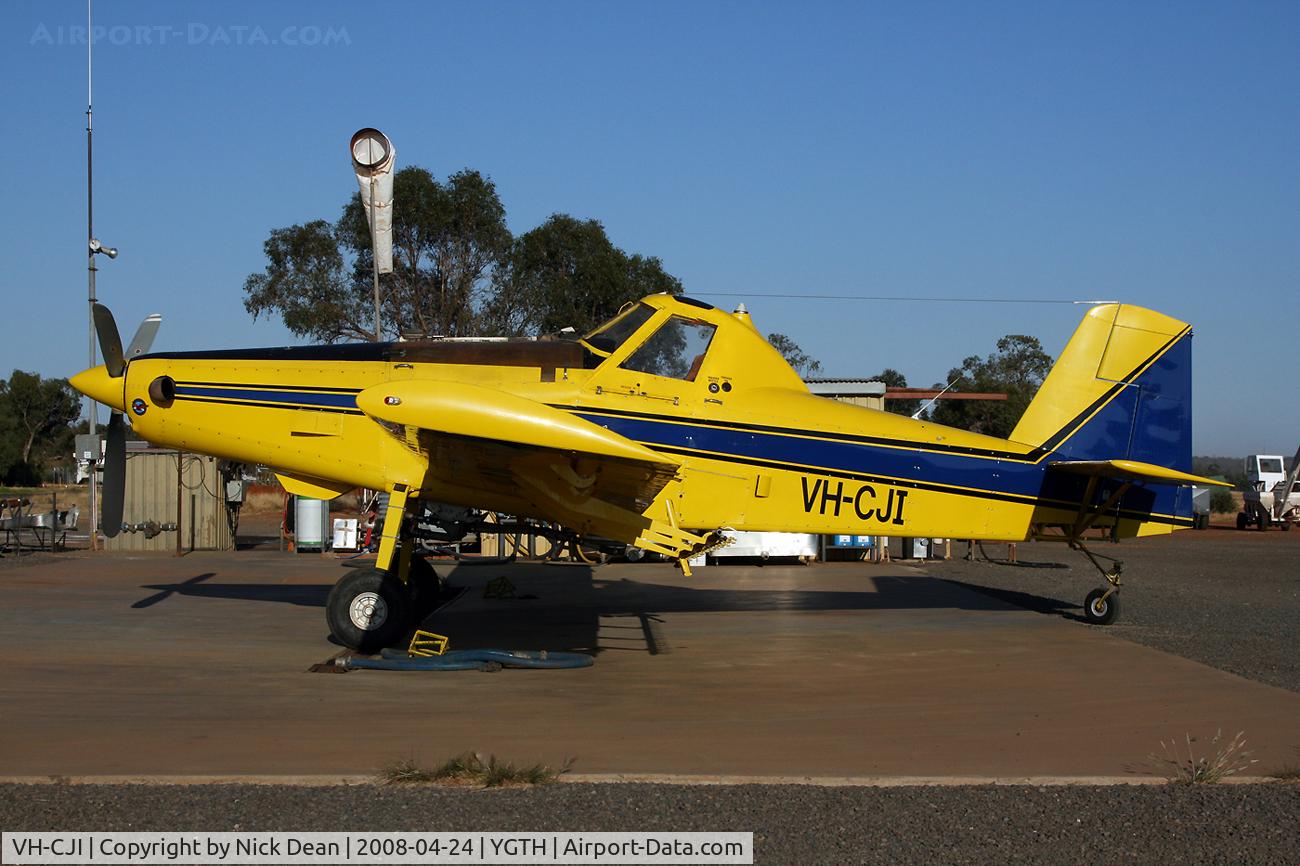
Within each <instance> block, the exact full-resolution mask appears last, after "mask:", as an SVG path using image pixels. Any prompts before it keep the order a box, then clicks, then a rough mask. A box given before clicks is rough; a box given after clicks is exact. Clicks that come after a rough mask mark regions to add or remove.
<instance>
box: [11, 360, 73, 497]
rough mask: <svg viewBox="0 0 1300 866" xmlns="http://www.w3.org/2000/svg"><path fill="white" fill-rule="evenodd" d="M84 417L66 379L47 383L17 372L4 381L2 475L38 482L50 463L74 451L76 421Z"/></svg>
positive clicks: (33, 376) (19, 371) (33, 375)
mask: <svg viewBox="0 0 1300 866" xmlns="http://www.w3.org/2000/svg"><path fill="white" fill-rule="evenodd" d="M79 412H80V404H79V402H78V396H77V392H76V391H74V390H73V388H72V386H71V385H69V384H68V381H67V380H66V379H42V378H41V377H40V376H39V375H37V374H35V373H26V372H23V371H22V370H14V372H13V375H11V376H10V377H9V379H8V381H2V380H0V476H3V477H4V479H5V481H6V482H7V483H34V482H36V481H39V480H40V477H41V475H42V471H43V469H44V467H45V466H46V464H47V463H48V462H50V461H51V460H53V459H57V458H59V457H60V456H62V455H63V454H65V453H70V452H71V450H72V441H71V439H72V435H73V434H72V427H71V426H70V425H71V424H72V422H74V421H75V420H76V419H77V415H78V414H79Z"/></svg>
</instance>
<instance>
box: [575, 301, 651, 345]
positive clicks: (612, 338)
mask: <svg viewBox="0 0 1300 866" xmlns="http://www.w3.org/2000/svg"><path fill="white" fill-rule="evenodd" d="M656 312H657V310H655V308H654V307H652V306H650V305H649V304H637V305H636V306H635V307H632V308H631V309H629V310H625V311H624V312H622V313H620V314H619V315H617V316H615V317H614V318H612V319H610V320H609V321H608V322H606V323H605V324H603V325H601V326H600V327H599V328H597V329H596V330H594V331H592V332H591V333H590V334H588V335H587V336H585V337H583V338H582V342H584V343H586V344H587V346H588V348H590V349H591V350H592V351H594V352H596V353H597V354H599V355H602V356H604V357H608V356H610V355H612V354H614V353H615V352H617V351H618V347H619V346H621V345H623V343H625V342H626V341H627V338H628V337H630V336H632V335H633V334H635V333H636V332H637V331H639V330H640V329H641V326H642V325H644V324H645V323H646V322H648V321H650V317H651V316H653V315H654V314H655V313H656Z"/></svg>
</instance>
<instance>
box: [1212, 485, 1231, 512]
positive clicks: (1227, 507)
mask: <svg viewBox="0 0 1300 866" xmlns="http://www.w3.org/2000/svg"><path fill="white" fill-rule="evenodd" d="M1210 510H1211V511H1213V512H1214V513H1215V514H1231V513H1233V512H1234V511H1236V510H1237V500H1235V499H1233V498H1232V491H1231V490H1228V489H1227V488H1225V487H1216V488H1214V490H1212V491H1210Z"/></svg>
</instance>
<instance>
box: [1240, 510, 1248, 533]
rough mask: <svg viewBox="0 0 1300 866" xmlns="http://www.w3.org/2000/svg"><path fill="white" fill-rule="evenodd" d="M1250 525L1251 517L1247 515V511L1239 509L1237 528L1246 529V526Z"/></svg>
mask: <svg viewBox="0 0 1300 866" xmlns="http://www.w3.org/2000/svg"><path fill="white" fill-rule="evenodd" d="M1249 525H1250V517H1249V516H1247V514H1246V512H1244V511H1238V512H1237V528H1238V529H1245V528H1246V527H1247V526H1249Z"/></svg>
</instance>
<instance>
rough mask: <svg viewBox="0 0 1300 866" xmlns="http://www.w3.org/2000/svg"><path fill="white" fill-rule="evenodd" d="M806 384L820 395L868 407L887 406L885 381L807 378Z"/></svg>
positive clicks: (878, 407)
mask: <svg viewBox="0 0 1300 866" xmlns="http://www.w3.org/2000/svg"><path fill="white" fill-rule="evenodd" d="M805 384H807V385H808V390H809V391H811V392H812V393H814V394H816V395H817V396H818V397H829V398H831V399H832V400H839V401H840V402H841V403H852V404H853V405H855V406H866V407H867V408H868V409H884V408H885V383H884V382H877V381H876V380H874V379H807V380H805Z"/></svg>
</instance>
